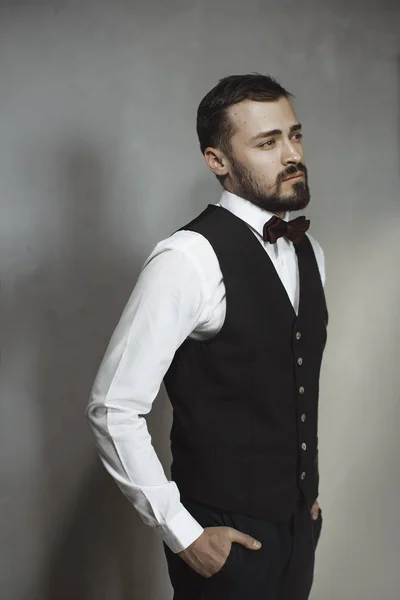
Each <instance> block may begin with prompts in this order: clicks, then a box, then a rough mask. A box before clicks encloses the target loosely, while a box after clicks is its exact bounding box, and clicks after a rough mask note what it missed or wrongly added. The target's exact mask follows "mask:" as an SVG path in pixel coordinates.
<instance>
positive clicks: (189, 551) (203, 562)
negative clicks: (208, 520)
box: [179, 527, 261, 578]
mask: <svg viewBox="0 0 400 600" xmlns="http://www.w3.org/2000/svg"><path fill="white" fill-rule="evenodd" d="M233 542H236V543H238V544H242V546H245V547H246V548H248V549H249V550H259V549H260V548H261V543H260V542H258V541H257V540H255V539H254V538H252V537H251V536H250V535H247V534H245V533H241V532H240V531H238V530H237V529H233V528H232V527H206V529H204V532H203V533H202V535H201V536H200V537H199V538H197V540H195V541H194V542H193V543H192V544H191V545H190V546H189V547H188V548H186V549H185V550H182V552H179V556H180V557H181V558H182V559H183V560H184V561H185V562H186V563H187V564H188V565H189V567H191V568H192V569H193V570H194V571H196V573H198V574H199V575H202V576H203V577H206V578H209V577H212V576H213V575H215V574H216V573H218V571H220V570H221V569H222V567H223V566H224V564H225V562H226V560H227V558H228V555H229V553H230V551H231V546H232V543H233Z"/></svg>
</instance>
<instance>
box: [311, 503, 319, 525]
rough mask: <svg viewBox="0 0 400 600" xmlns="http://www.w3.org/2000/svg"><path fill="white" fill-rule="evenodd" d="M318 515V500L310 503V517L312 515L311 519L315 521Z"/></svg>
mask: <svg viewBox="0 0 400 600" xmlns="http://www.w3.org/2000/svg"><path fill="white" fill-rule="evenodd" d="M318 515H319V504H318V502H314V504H313V505H312V509H311V517H312V519H313V521H316V520H317V519H318Z"/></svg>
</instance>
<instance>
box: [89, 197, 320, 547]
mask: <svg viewBox="0 0 400 600" xmlns="http://www.w3.org/2000/svg"><path fill="white" fill-rule="evenodd" d="M218 205H219V206H222V207H223V208H225V209H227V210H229V211H231V212H232V213H233V214H235V215H236V216H238V217H240V218H241V219H242V220H243V221H245V222H246V223H247V224H248V225H249V226H250V228H251V229H252V231H253V232H254V234H255V235H256V237H257V238H258V239H259V241H260V243H261V244H262V245H263V246H264V248H265V251H266V252H267V254H268V256H269V257H270V259H271V261H272V263H273V265H274V267H275V268H276V270H277V273H278V275H279V277H280V279H281V281H282V284H283V285H284V287H285V289H286V292H287V294H288V296H289V298H290V301H291V303H292V305H293V307H294V310H295V311H296V313H297V310H298V303H299V275H298V265H297V256H296V252H295V250H294V246H293V244H292V242H290V241H288V240H287V239H286V238H283V237H281V238H279V239H278V240H277V242H276V243H275V244H270V243H268V242H264V241H263V240H262V230H263V226H264V223H265V222H266V221H268V219H269V218H270V217H271V216H272V213H269V212H266V211H264V210H262V209H260V208H259V207H258V206H256V205H254V204H252V203H251V202H249V201H247V200H243V199H242V198H239V197H238V196H235V195H233V194H231V193H229V192H226V191H224V192H223V193H222V196H221V199H220V202H219V203H218ZM288 219H289V213H287V214H286V216H285V220H288ZM307 235H308V234H307ZM308 237H309V239H310V241H311V243H312V246H313V249H314V253H315V256H316V259H317V263H318V267H319V271H320V274H321V279H322V282H323V283H324V280H325V268H324V255H323V252H322V249H321V247H320V246H319V244H318V243H317V242H316V241H315V240H314V239H313V238H312V237H311V236H308ZM225 309H226V301H225V286H224V281H223V277H222V273H221V270H220V267H219V263H218V260H217V257H216V255H215V253H214V250H213V248H212V246H211V245H210V243H209V242H208V240H206V238H205V237H203V236H202V235H201V234H199V233H196V232H192V231H178V232H176V233H174V234H173V235H171V236H170V237H168V238H167V239H165V240H163V241H161V242H159V243H158V244H157V245H156V247H155V248H154V250H153V252H152V253H151V255H150V256H149V258H148V259H147V260H146V262H145V263H144V266H143V268H142V270H141V273H140V275H139V278H138V281H137V283H136V285H135V288H134V290H133V292H132V294H131V296H130V298H129V300H128V302H127V305H126V307H125V309H124V311H123V313H122V316H121V318H120V321H119V323H118V325H117V327H116V329H115V331H114V333H113V335H112V337H111V340H110V343H109V346H108V348H107V351H106V353H105V356H104V358H103V361H102V363H101V365H100V368H99V371H98V374H97V376H96V379H95V382H94V384H93V388H92V391H91V396H90V401H89V405H88V407H87V410H86V415H87V418H88V421H89V424H90V426H91V429H92V431H93V433H94V435H95V439H96V446H97V449H98V451H99V455H100V458H101V461H102V463H103V464H104V466H105V468H106V469H107V471H108V472H109V473H110V474H111V475H112V477H113V478H114V479H115V481H116V483H117V484H118V486H119V487H120V489H121V490H122V492H123V493H124V494H125V495H126V496H127V498H128V499H129V500H130V501H131V502H132V504H133V505H134V507H135V508H136V510H137V511H138V512H139V515H140V516H141V518H142V520H143V521H144V522H145V523H147V524H148V525H149V526H150V527H152V528H153V529H154V530H155V531H156V532H157V533H158V534H159V535H160V537H161V538H162V539H163V540H164V541H165V543H166V544H167V545H168V546H169V547H170V548H171V550H172V551H173V552H179V551H181V550H184V549H185V548H187V547H188V546H189V545H190V544H191V543H192V542H193V541H194V540H195V539H197V538H198V537H199V536H200V535H201V534H202V532H203V528H202V527H201V526H200V524H199V523H198V522H197V521H196V520H195V519H194V518H193V517H192V516H191V515H190V513H189V512H188V511H187V510H186V508H185V507H184V506H183V505H182V503H181V502H180V494H179V490H178V488H177V485H176V484H175V482H173V481H169V480H168V479H167V477H166V476H165V472H164V470H163V467H162V465H161V463H160V460H159V459H158V456H157V454H156V452H155V450H154V447H153V445H152V442H151V436H150V434H149V431H148V429H147V423H146V420H145V419H144V417H143V416H142V415H146V414H148V413H149V412H150V410H151V407H152V404H153V401H154V399H155V397H156V396H157V393H158V391H159V389H160V386H161V383H162V381H163V378H164V375H165V373H166V371H167V370H168V368H169V366H170V364H171V362H172V359H173V357H174V354H175V352H176V350H177V349H178V348H179V346H180V345H181V344H182V342H183V341H184V340H185V339H186V338H187V337H190V338H193V339H198V340H200V339H205V338H208V337H211V336H213V335H214V334H215V333H217V331H219V329H220V328H221V327H222V324H223V322H224V319H225ZM188 401H190V399H188Z"/></svg>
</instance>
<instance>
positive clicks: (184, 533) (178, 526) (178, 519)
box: [156, 505, 204, 554]
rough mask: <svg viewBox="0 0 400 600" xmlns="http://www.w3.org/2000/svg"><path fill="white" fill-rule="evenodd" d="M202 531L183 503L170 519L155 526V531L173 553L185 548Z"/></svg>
mask: <svg viewBox="0 0 400 600" xmlns="http://www.w3.org/2000/svg"><path fill="white" fill-rule="evenodd" d="M203 531H204V528H203V527H202V526H201V525H200V524H199V523H198V522H197V521H196V519H194V518H193V517H192V515H191V514H190V513H189V511H188V510H186V508H185V507H184V506H183V505H182V508H181V510H180V511H179V512H178V513H177V514H176V515H175V516H174V517H172V519H170V520H169V521H168V522H167V523H165V524H163V525H160V526H159V527H157V528H156V533H157V534H158V535H160V537H161V539H162V540H163V541H164V542H165V543H166V544H167V546H168V547H169V548H170V549H171V550H172V552H174V553H175V554H176V553H178V552H182V550H186V548H187V547H188V546H190V544H192V543H193V542H194V541H195V540H197V538H199V537H200V536H201V535H202V533H203Z"/></svg>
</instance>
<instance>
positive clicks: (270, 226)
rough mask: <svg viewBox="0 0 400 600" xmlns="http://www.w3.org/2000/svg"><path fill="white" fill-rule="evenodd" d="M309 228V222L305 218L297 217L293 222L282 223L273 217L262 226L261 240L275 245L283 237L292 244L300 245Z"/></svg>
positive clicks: (281, 220)
mask: <svg viewBox="0 0 400 600" xmlns="http://www.w3.org/2000/svg"><path fill="white" fill-rule="evenodd" d="M309 227H310V221H309V220H308V219H306V218H305V217H297V219H293V221H283V219H280V218H279V217H277V216H276V215H274V216H273V217H271V219H270V220H269V221H267V222H266V223H265V225H264V228H263V240H264V242H270V244H275V242H276V240H277V239H278V238H280V237H283V236H285V237H286V238H288V240H290V241H291V242H293V244H300V242H302V241H303V239H304V236H305V234H306V231H307V229H308V228H309Z"/></svg>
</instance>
